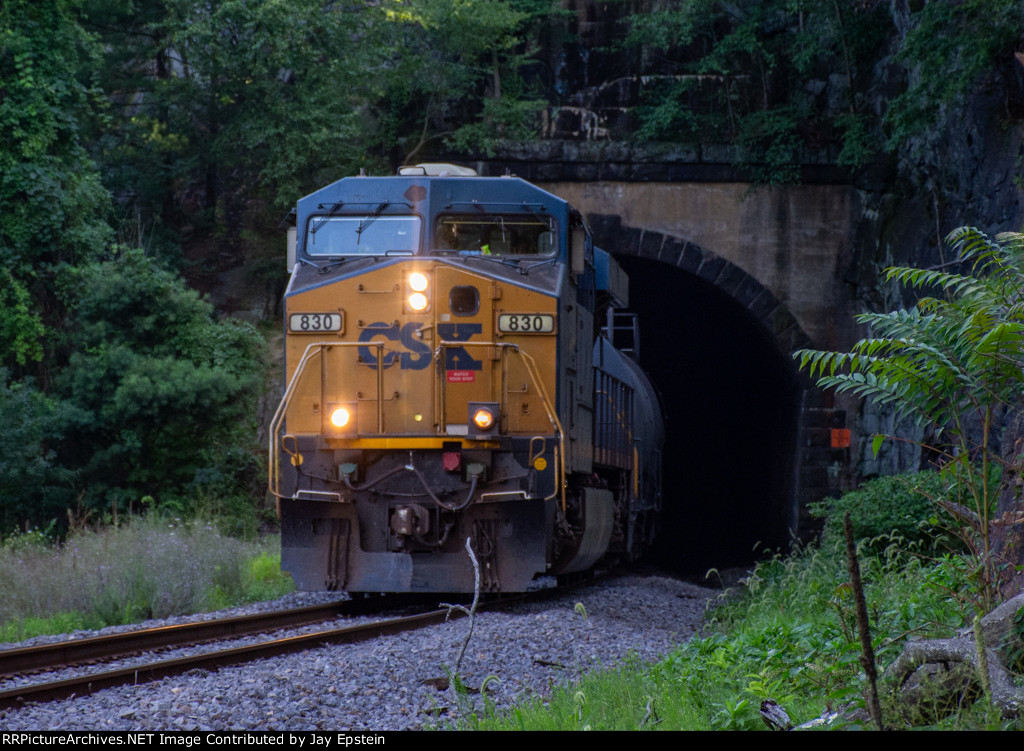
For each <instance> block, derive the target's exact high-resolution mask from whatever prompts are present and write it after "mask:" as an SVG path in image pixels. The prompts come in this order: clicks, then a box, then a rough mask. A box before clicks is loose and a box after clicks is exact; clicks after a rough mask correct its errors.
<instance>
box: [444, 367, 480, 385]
mask: <svg viewBox="0 0 1024 751" xmlns="http://www.w3.org/2000/svg"><path fill="white" fill-rule="evenodd" d="M475 380H476V372H475V371H473V370H449V371H448V383H473V382H474V381H475Z"/></svg>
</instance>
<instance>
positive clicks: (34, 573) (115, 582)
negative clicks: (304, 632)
mask: <svg viewBox="0 0 1024 751" xmlns="http://www.w3.org/2000/svg"><path fill="white" fill-rule="evenodd" d="M273 547H274V545H273V542H272V541H271V540H270V539H266V540H263V541H260V542H253V541H245V540H239V539H235V538H232V537H227V536H224V535H222V534H221V533H220V532H219V531H218V530H217V529H216V527H214V526H212V525H210V524H205V523H200V522H189V523H183V522H180V521H168V520H162V519H160V518H158V517H156V516H149V517H135V518H132V519H131V520H130V521H129V522H128V523H126V524H123V525H121V526H119V527H107V528H104V529H100V530H92V529H81V530H77V531H75V532H73V533H72V534H71V535H69V536H68V538H67V539H66V540H65V541H64V542H63V543H62V544H57V543H54V542H52V541H51V540H49V539H47V538H46V537H45V536H44V535H42V534H40V533H37V532H29V533H26V534H21V535H17V536H14V537H10V538H8V539H6V540H4V541H3V543H0V570H2V571H3V572H4V576H3V578H2V579H0V641H20V640H23V639H27V638H30V637H32V636H38V635H40V634H61V633H67V632H69V631H74V630H76V629H82V628H88V629H96V628H102V627H104V626H110V625H120V624H124V623H133V622H136V621H139V620H143V619H146V618H166V617H168V616H174V615H182V614H186V613H193V612H203V611H208V610H216V609H220V608H225V607H230V606H232V605H236V604H240V603H243V602H252V601H257V600H264V599H272V598H274V597H279V596H282V595H284V594H286V593H287V592H290V591H292V590H293V589H294V587H293V585H292V582H291V579H290V577H288V576H287V575H284V574H282V573H281V572H280V556H279V554H277V553H274V552H272V550H271V549H272V548H273Z"/></svg>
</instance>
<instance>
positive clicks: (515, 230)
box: [434, 214, 555, 256]
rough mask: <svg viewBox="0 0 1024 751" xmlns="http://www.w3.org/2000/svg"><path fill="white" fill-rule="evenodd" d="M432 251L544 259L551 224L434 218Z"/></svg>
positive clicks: (514, 218)
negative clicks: (435, 221)
mask: <svg viewBox="0 0 1024 751" xmlns="http://www.w3.org/2000/svg"><path fill="white" fill-rule="evenodd" d="M434 234H435V238H434V247H435V248H437V249H438V250H457V251H461V252H462V253H465V254H468V255H476V254H479V255H486V256H548V255H552V254H553V253H554V252H555V222H554V219H552V218H550V217H541V216H534V215H532V214H449V215H447V216H442V217H438V220H437V226H436V227H435V233H434Z"/></svg>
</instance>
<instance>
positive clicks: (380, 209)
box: [356, 201, 391, 245]
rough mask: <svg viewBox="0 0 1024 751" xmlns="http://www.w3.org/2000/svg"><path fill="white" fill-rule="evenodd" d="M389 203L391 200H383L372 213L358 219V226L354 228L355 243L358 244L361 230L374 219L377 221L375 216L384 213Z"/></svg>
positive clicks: (361, 234) (361, 235) (361, 233)
mask: <svg viewBox="0 0 1024 751" xmlns="http://www.w3.org/2000/svg"><path fill="white" fill-rule="evenodd" d="M390 205H391V201H384V203H382V204H380V205H379V206H378V207H377V208H376V209H375V210H374V212H373V213H372V214H370V216H368V217H366V218H365V219H361V220H360V221H359V227H358V228H357V229H356V245H359V241H360V240H361V239H362V237H363V230H365V229H366V228H367V227H369V226H370V225H371V224H373V223H374V222H375V221H377V218H378V217H379V216H380V215H381V214H382V213H384V209H386V208H387V207H388V206H390Z"/></svg>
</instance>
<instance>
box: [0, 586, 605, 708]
mask: <svg viewBox="0 0 1024 751" xmlns="http://www.w3.org/2000/svg"><path fill="white" fill-rule="evenodd" d="M602 578H604V577H603V576H598V577H595V578H592V579H590V580H589V581H587V582H579V583H576V584H571V585H569V586H567V587H553V588H550V589H545V590H539V591H536V592H532V593H529V594H518V595H512V596H506V597H500V598H497V599H493V600H487V601H482V602H480V603H479V605H478V606H477V610H478V611H483V610H494V609H498V608H502V607H507V606H508V605H511V604H513V603H516V602H521V601H522V600H524V599H527V598H533V599H539V598H546V597H551V596H557V594H558V593H559V592H562V593H564V592H565V591H566V590H567V589H573V588H575V587H576V586H581V585H586V584H592V583H594V582H595V581H597V580H600V579H602ZM423 599H424V597H423V596H422V595H421V596H417V597H413V598H399V597H395V596H392V597H389V598H384V599H380V600H350V601H345V602H335V603H331V604H328V605H313V606H309V607H304V608H293V609H290V610H281V611H270V612H267V613H258V614H255V615H247V616H237V617H232V618H219V619H215V620H210V621H201V622H195V623H185V624H178V625H174V626H163V627H158V628H151V629H139V630H136V631H128V632H123V633H119V634H108V635H106V636H96V637H90V638H86V639H75V640H71V641H64V642H56V643H52V644H43V645H39V646H34V647H20V648H15V649H8V650H0V678H4V677H12V676H16V675H24V674H26V673H38V672H41V671H44V670H56V669H58V668H64V667H67V666H70V665H79V664H83V663H89V662H96V661H99V660H106V659H110V658H113V657H122V656H125V655H132V654H137V653H145V652H150V651H153V650H159V649H167V648H171V647H180V646H185V645H193V644H198V643H203V642H211V641H218V640H226V639H231V638H236V637H241V636H248V635H252V634H256V633H267V632H272V631H279V630H282V629H286V628H295V627H299V626H305V625H310V624H314V623H320V622H325V621H328V620H332V619H334V618H336V617H338V616H339V615H348V616H352V615H361V614H366V613H367V612H379V611H381V610H383V609H384V608H389V609H391V608H395V607H404V608H408V607H409V606H410V605H411V604H413V603H415V602H422V601H423ZM431 600H432V601H434V602H436V601H437V596H432V598H431ZM461 616H462V613H461V612H459V611H458V610H452V611H451V612H450V613H449V610H448V609H447V608H439V609H432V610H428V611H424V612H419V613H416V614H413V615H402V616H398V617H391V618H384V619H381V620H376V621H373V622H368V623H360V624H355V625H351V624H350V625H346V626H342V627H339V628H329V629H324V630H319V631H314V632H311V633H307V634H300V635H297V636H287V637H282V638H270V639H266V640H264V641H260V642H258V643H254V644H252V643H251V644H246V645H243V646H237V647H230V648H227V649H213V650H210V651H207V652H202V653H199V654H192V655H188V656H185V657H175V658H167V659H154V660H152V661H147V662H145V663H143V664H135V665H132V666H130V667H120V668H113V669H106V670H104V669H102V668H101V669H100V670H98V671H95V672H89V673H86V674H82V675H78V676H74V677H71V678H66V679H62V680H56V681H45V682H39V683H32V684H26V685H20V686H16V687H14V688H9V689H5V690H2V691H0V709H7V708H16V707H20V706H23V705H25V704H28V703H31V702H46V701H58V700H61V699H68V698H72V697H75V696H84V695H88V694H92V693H95V692H96V691H100V690H102V689H106V688H112V687H114V686H123V685H135V684H140V683H148V682H151V681H157V680H160V679H162V678H166V677H169V676H174V675H181V674H183V673H187V672H189V671H191V670H196V669H199V670H216V669H218V668H221V667H226V666H228V665H239V664H243V663H246V662H251V661H253V660H258V659H263V658H267V657H275V656H278V655H283V654H289V653H293V652H301V651H303V650H306V649H314V648H316V647H319V646H323V645H327V644H345V643H355V642H359V641H366V640H369V639H375V638H377V637H380V636H385V635H388V634H396V633H400V632H402V631H411V630H414V629H417V628H422V627H424V626H429V625H433V624H437V623H442V622H443V621H444V620H445V619H446V618H448V617H451V618H458V617H461Z"/></svg>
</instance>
